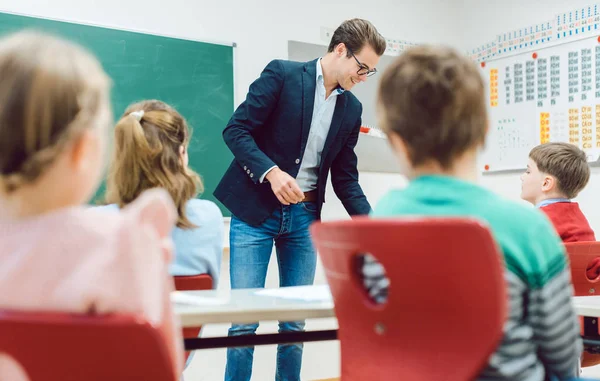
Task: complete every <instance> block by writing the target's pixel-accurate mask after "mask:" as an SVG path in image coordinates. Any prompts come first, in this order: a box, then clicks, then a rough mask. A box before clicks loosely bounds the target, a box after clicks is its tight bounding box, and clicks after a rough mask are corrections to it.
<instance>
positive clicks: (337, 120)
mask: <svg viewBox="0 0 600 381" xmlns="http://www.w3.org/2000/svg"><path fill="white" fill-rule="evenodd" d="M345 111H346V94H340V95H338V99H337V102H336V103H335V110H333V118H331V126H330V127H329V132H328V133H327V139H325V145H324V146H323V152H322V154H321V156H322V157H321V163H324V162H325V159H326V158H327V155H328V154H329V149H330V148H331V145H332V144H333V142H334V141H335V137H336V136H337V134H338V131H339V130H340V126H341V125H342V121H343V120H344V112H345Z"/></svg>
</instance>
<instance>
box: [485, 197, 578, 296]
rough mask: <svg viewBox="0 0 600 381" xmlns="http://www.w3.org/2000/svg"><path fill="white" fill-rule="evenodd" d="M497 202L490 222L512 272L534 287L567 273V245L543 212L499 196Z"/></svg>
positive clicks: (492, 208) (493, 207) (492, 209)
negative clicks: (563, 272)
mask: <svg viewBox="0 0 600 381" xmlns="http://www.w3.org/2000/svg"><path fill="white" fill-rule="evenodd" d="M496 200H497V202H496V203H495V204H494V205H493V206H492V207H491V211H492V213H493V214H494V215H493V216H490V221H493V225H492V229H493V230H494V233H495V236H496V239H497V240H498V241H499V244H500V246H501V247H502V249H503V251H504V254H505V259H506V263H507V266H508V268H509V270H511V271H512V272H513V273H515V274H516V275H517V276H518V277H519V278H521V279H522V280H523V281H524V282H525V283H527V284H528V285H529V286H530V287H533V288H537V287H543V286H544V285H545V284H546V283H547V282H548V281H549V280H550V279H552V278H553V277H554V276H556V275H557V274H558V273H561V272H562V271H565V269H566V266H567V261H566V253H565V249H564V246H563V244H562V242H561V240H560V237H558V235H557V233H556V231H555V230H554V227H553V226H552V224H551V223H550V221H549V220H548V218H547V217H546V216H545V215H544V213H542V212H541V211H539V210H538V209H535V208H533V207H529V206H527V205H524V204H521V203H517V202H514V201H511V200H506V199H503V198H502V197H500V196H496Z"/></svg>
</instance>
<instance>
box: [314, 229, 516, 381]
mask: <svg viewBox="0 0 600 381" xmlns="http://www.w3.org/2000/svg"><path fill="white" fill-rule="evenodd" d="M311 232H312V235H313V240H314V243H315V246H316V248H317V251H318V252H319V255H320V256H321V259H322V261H323V266H324V268H325V273H326V276H327V280H328V282H329V285H330V287H331V292H332V295H333V299H334V304H335V310H336V315H337V318H338V325H339V332H338V338H339V340H340V342H341V358H342V380H343V381H351V380H392V379H394V380H411V381H418V380H446V381H448V380H449V381H452V380H457V381H458V380H460V381H464V380H468V379H473V378H475V377H477V375H478V374H479V373H480V371H481V370H482V369H483V368H484V367H485V365H486V363H487V360H488V358H489V356H490V354H492V353H493V352H494V351H495V349H496V348H497V345H498V343H499V340H500V339H501V337H502V328H503V325H504V321H505V318H506V316H507V315H506V306H507V300H506V298H507V296H506V289H505V288H506V285H505V281H504V276H503V265H502V261H501V257H500V255H499V254H498V250H497V247H496V244H495V242H494V241H493V239H492V236H491V235H490V233H489V231H488V229H487V228H486V227H484V226H483V225H481V224H480V223H478V222H475V221H472V220H465V219H450V218H446V219H431V218H430V219H425V218H415V219H401V220H376V219H366V218H359V219H355V220H352V221H340V222H325V223H316V224H314V225H313V226H312V227H311ZM363 253H369V254H371V255H373V256H374V257H376V258H377V259H378V261H379V262H380V263H381V264H383V266H384V267H385V270H386V274H387V277H388V278H389V279H390V287H389V295H388V300H387V303H385V304H383V305H377V304H375V303H374V302H373V301H372V300H371V299H370V298H369V296H368V294H367V293H366V291H365V289H364V287H363V284H362V279H361V275H360V260H359V259H358V258H359V256H360V255H361V254H363Z"/></svg>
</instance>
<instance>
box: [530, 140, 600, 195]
mask: <svg viewBox="0 0 600 381" xmlns="http://www.w3.org/2000/svg"><path fill="white" fill-rule="evenodd" d="M529 157H530V158H531V160H533V161H534V162H535V164H536V165H537V167H538V170H539V171H540V172H544V173H547V174H549V175H550V176H554V178H556V181H557V188H558V190H559V192H561V193H563V194H564V195H565V196H566V197H567V198H575V197H577V195H578V194H579V192H581V191H582V190H583V188H585V186H586V185H587V183H588V181H589V180H590V166H589V165H588V162H587V157H586V155H585V152H583V151H582V150H581V149H579V147H577V146H575V145H573V144H569V143H559V142H557V143H545V144H541V145H539V146H537V147H534V148H533V149H532V150H531V152H529Z"/></svg>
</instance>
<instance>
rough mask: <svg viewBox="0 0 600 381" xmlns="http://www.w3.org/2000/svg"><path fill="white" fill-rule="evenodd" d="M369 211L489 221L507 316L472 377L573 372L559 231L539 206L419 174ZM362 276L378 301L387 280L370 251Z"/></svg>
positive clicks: (536, 379)
mask: <svg viewBox="0 0 600 381" xmlns="http://www.w3.org/2000/svg"><path fill="white" fill-rule="evenodd" d="M373 214H374V216H375V217H392V216H402V215H413V216H415V215H419V216H465V217H467V216H468V217H475V218H479V219H481V220H482V221H484V222H486V223H487V224H488V226H490V229H491V232H492V235H493V236H494V238H495V240H496V241H497V243H498V245H499V247H500V249H501V252H502V254H503V255H504V259H505V265H506V271H505V277H506V281H507V285H508V296H509V306H508V310H509V316H508V319H507V321H506V323H505V326H504V337H503V338H502V340H501V342H500V344H499V346H498V348H497V349H496V352H495V353H494V354H493V355H492V356H491V357H490V359H489V362H488V366H487V367H486V369H485V370H484V371H483V372H482V373H481V374H480V376H479V378H478V379H479V380H514V381H520V380H527V381H542V380H544V379H545V377H546V374H549V375H553V376H555V377H557V378H558V379H561V380H562V379H568V378H571V377H575V376H577V369H578V366H579V356H580V354H581V349H582V346H581V338H580V336H579V325H578V322H577V317H576V315H575V313H574V311H573V307H572V305H571V300H570V298H571V296H572V294H573V289H572V285H571V279H570V272H569V267H568V262H567V259H566V255H565V252H564V247H563V245H562V243H561V241H560V239H559V237H558V236H557V235H556V233H555V232H554V229H553V228H552V225H551V224H550V223H549V221H548V220H547V219H546V218H545V217H544V216H543V215H542V214H541V213H540V212H539V211H538V210H535V209H531V208H526V207H524V206H522V205H519V204H516V203H513V202H510V201H507V200H504V199H502V198H500V197H499V196H497V195H495V194H493V193H491V192H489V191H487V190H485V189H483V188H481V187H479V186H477V185H475V184H471V183H467V182H464V181H461V180H458V179H455V178H450V177H443V176H423V177H419V178H417V179H415V180H413V181H412V182H411V183H410V184H409V186H408V187H407V188H406V189H404V190H395V191H392V192H390V193H389V194H388V195H386V196H385V197H384V198H383V199H382V200H381V201H380V203H379V204H378V205H377V207H376V208H375V211H374V213H373ZM363 275H364V282H365V287H366V288H367V289H368V291H369V294H370V295H371V296H372V297H373V299H374V300H376V301H377V302H384V301H385V300H386V298H387V288H388V286H389V280H388V279H387V278H386V277H385V270H384V269H383V267H382V266H381V265H380V264H379V263H377V260H376V259H375V258H373V257H372V256H365V257H364V265H363Z"/></svg>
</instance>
